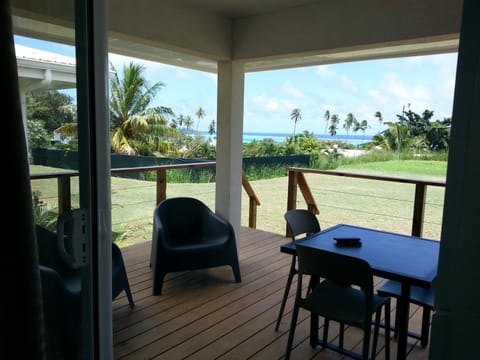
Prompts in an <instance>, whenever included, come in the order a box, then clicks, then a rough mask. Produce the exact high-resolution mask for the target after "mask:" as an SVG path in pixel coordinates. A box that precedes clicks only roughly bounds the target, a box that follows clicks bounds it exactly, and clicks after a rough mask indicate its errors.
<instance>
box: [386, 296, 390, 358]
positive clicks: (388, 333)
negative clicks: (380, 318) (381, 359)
mask: <svg viewBox="0 0 480 360" xmlns="http://www.w3.org/2000/svg"><path fill="white" fill-rule="evenodd" d="M390 310H391V303H390V301H388V302H387V303H385V360H390Z"/></svg>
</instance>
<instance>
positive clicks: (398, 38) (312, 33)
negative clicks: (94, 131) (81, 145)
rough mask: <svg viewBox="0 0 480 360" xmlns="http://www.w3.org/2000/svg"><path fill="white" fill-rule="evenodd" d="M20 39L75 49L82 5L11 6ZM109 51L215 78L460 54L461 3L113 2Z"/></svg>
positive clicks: (22, 0)
mask: <svg viewBox="0 0 480 360" xmlns="http://www.w3.org/2000/svg"><path fill="white" fill-rule="evenodd" d="M11 3H12V9H13V10H12V13H13V15H14V17H13V24H14V32H15V33H16V34H18V35H24V36H31V37H35V38H41V39H45V40H50V41H58V42H63V43H69V44H73V39H74V31H73V29H72V26H73V25H72V24H73V0H36V1H35V2H32V1H30V0H11ZM108 3H109V14H108V18H109V51H110V52H114V53H118V54H122V55H126V56H132V57H137V58H142V59H146V60H151V61H157V62H162V63H166V64H172V65H177V66H182V67H187V68H192V69H197V70H202V71H208V72H213V73H215V72H216V70H217V62H218V61H228V60H232V59H233V60H238V61H243V62H244V63H245V70H246V71H247V72H249V71H261V70H269V69H280V68H288V67H298V66H307V65H318V64H329V63H337V62H345V61H356V60H365V59H375V58H387V57H400V56H411V55H420V54H434V53H445V52H453V51H456V49H457V47H458V34H459V31H460V17H461V8H462V1H461V0H422V1H418V0H388V1H385V0H161V1H160V0H135V1H132V0H109V2H108Z"/></svg>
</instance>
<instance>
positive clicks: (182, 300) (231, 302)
mask: <svg viewBox="0 0 480 360" xmlns="http://www.w3.org/2000/svg"><path fill="white" fill-rule="evenodd" d="M286 241H288V240H287V239H286V238H285V237H284V236H282V235H278V234H272V233H269V232H266V231H262V230H254V229H249V228H242V230H241V234H240V241H239V242H240V249H239V257H240V268H241V273H242V282H241V283H239V284H237V283H235V282H234V277H233V272H232V270H231V268H230V267H227V266H223V267H218V268H213V269H205V270H197V271H189V272H182V273H175V274H168V275H167V276H166V277H165V282H164V288H163V291H162V295H160V296H153V295H152V271H151V268H150V266H149V262H150V242H146V243H141V244H136V245H133V246H128V247H124V248H122V253H123V256H124V260H125V265H126V268H127V272H128V278H129V282H130V287H131V290H132V293H133V297H134V300H135V304H136V306H135V308H134V309H130V308H129V307H128V302H127V300H126V298H125V296H124V295H123V294H121V295H120V296H119V297H118V298H117V299H116V300H115V301H114V302H113V329H114V334H113V340H114V358H115V359H168V360H175V359H190V360H202V359H209V360H210V359H225V360H227V359H261V360H264V359H281V358H283V356H284V352H285V346H286V341H287V337H288V328H289V325H290V316H291V310H292V306H293V295H294V289H295V286H296V285H295V284H293V285H292V290H291V294H290V297H289V300H288V302H287V306H286V308H285V312H284V316H283V319H282V323H281V326H280V329H279V331H275V322H276V319H277V315H278V311H279V307H280V302H281V299H282V296H283V291H284V288H285V282H286V276H287V274H288V270H289V265H290V261H291V258H290V256H289V255H287V254H283V253H281V252H280V246H281V245H282V244H283V243H284V242H286ZM382 281H383V280H382V279H376V286H378V285H379V284H380V283H381V282H382ZM394 305H395V302H394V301H393V308H394V307H395V306H394ZM393 310H394V309H392V311H393ZM411 316H412V317H411V328H413V329H419V326H420V322H421V311H418V308H417V307H416V306H411ZM392 319H393V313H392ZM337 332H338V327H336V325H335V324H334V323H332V324H331V325H330V332H329V333H330V337H331V338H332V339H333V338H335V336H336V334H337ZM308 333H309V321H308V313H306V312H304V311H300V314H299V321H298V325H297V330H296V333H295V341H294V350H293V352H292V358H295V359H311V358H313V359H322V360H323V359H343V358H344V357H343V356H341V355H340V354H337V353H335V352H332V351H330V350H323V351H321V349H319V348H316V349H312V348H311V347H310V345H309V343H308ZM345 336H346V337H345V345H346V347H348V348H350V349H352V350H354V351H360V348H361V339H362V333H361V331H360V330H358V329H354V328H348V329H347V330H346V334H345ZM395 345H396V343H395V341H392V353H391V354H392V359H395V349H396V347H395ZM383 346H384V341H383V336H380V338H379V343H378V350H379V355H378V358H379V359H382V358H383V357H384V353H383V351H384V349H383ZM409 347H410V349H411V352H410V354H409V359H410V358H412V359H417V360H426V359H428V348H427V349H423V348H421V347H420V345H419V342H418V341H416V340H414V339H409Z"/></svg>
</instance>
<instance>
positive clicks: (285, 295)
mask: <svg viewBox="0 0 480 360" xmlns="http://www.w3.org/2000/svg"><path fill="white" fill-rule="evenodd" d="M295 264H296V259H295V256H294V257H293V259H292V264H291V265H290V272H289V273H288V278H287V285H286V286H285V291H284V293H283V298H282V303H281V304H280V312H279V313H278V318H277V324H276V325H275V331H278V328H279V327H280V322H281V321H282V316H283V311H284V310H285V305H286V303H287V298H288V293H289V292H290V287H291V286H292V280H293V277H294V276H295V274H296V273H297V270H296V269H295Z"/></svg>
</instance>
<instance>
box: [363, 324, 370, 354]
mask: <svg viewBox="0 0 480 360" xmlns="http://www.w3.org/2000/svg"><path fill="white" fill-rule="evenodd" d="M371 321H372V320H371V319H370V321H367V322H366V323H365V325H364V327H363V346H362V359H363V360H369V357H368V354H369V352H370V351H369V350H370V334H371V333H372V323H371Z"/></svg>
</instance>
